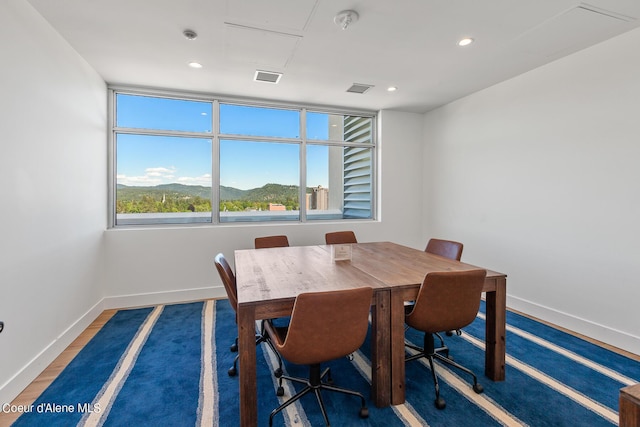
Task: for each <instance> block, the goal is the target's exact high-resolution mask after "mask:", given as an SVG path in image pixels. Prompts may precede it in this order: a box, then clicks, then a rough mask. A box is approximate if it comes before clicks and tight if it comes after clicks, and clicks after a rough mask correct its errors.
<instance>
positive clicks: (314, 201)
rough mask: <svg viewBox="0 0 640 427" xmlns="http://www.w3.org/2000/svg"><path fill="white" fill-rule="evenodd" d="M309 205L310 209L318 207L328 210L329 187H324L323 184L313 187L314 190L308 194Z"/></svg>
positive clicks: (318, 208)
mask: <svg viewBox="0 0 640 427" xmlns="http://www.w3.org/2000/svg"><path fill="white" fill-rule="evenodd" d="M307 197H308V198H309V200H308V201H307V207H308V208H309V209H316V210H319V211H326V210H327V209H329V189H328V188H323V187H322V185H318V186H317V187H316V188H314V189H313V192H312V193H311V194H309V195H308V196H307Z"/></svg>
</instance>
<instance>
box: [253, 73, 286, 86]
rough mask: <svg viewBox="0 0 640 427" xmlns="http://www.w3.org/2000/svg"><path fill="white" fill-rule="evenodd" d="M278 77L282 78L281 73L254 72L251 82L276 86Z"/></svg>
mask: <svg viewBox="0 0 640 427" xmlns="http://www.w3.org/2000/svg"><path fill="white" fill-rule="evenodd" d="M280 77H282V73H276V72H274V71H260V70H256V74H255V75H254V76H253V80H255V81H256V82H265V83H273V84H276V83H278V82H279V81H280Z"/></svg>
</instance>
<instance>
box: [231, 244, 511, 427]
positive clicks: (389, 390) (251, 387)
mask: <svg viewBox="0 0 640 427" xmlns="http://www.w3.org/2000/svg"><path fill="white" fill-rule="evenodd" d="M350 246H351V257H350V259H349V260H343V261H336V260H334V256H333V253H332V247H331V246H330V245H329V246H328V245H318V246H292V247H285V248H269V249H246V250H237V251H235V269H236V283H237V290H238V313H237V314H238V317H237V320H238V345H239V352H240V374H239V380H240V384H239V390H240V424H241V425H242V426H243V427H244V426H255V425H257V398H258V397H257V386H256V351H255V346H256V345H255V331H256V321H257V320H260V319H271V318H276V317H282V316H288V315H290V314H291V311H292V309H293V304H294V301H295V298H296V297H297V296H298V295H299V294H301V293H304V292H318V291H331V290H340V289H350V288H357V287H362V286H370V287H372V288H373V289H374V293H373V298H372V301H371V329H372V331H371V337H372V339H371V398H372V400H373V401H374V403H375V404H376V406H378V407H384V406H389V405H392V404H393V405H397V404H401V403H403V402H404V401H405V370H404V357H405V351H404V302H405V301H411V300H415V299H416V297H417V294H418V290H419V288H420V285H421V284H422V282H423V280H424V277H425V275H426V274H427V273H430V272H436V271H463V270H471V269H476V268H479V267H477V266H474V265H470V264H466V263H462V262H459V261H454V260H450V259H447V258H444V257H441V256H438V255H433V254H429V253H426V252H424V251H421V250H418V249H414V248H410V247H407V246H403V245H399V244H396V243H392V242H372V243H356V244H352V245H350ZM483 292H485V301H486V322H485V324H486V328H485V343H486V346H485V375H486V376H487V377H488V378H490V379H491V380H493V381H502V380H504V378H505V321H506V275H505V274H502V273H498V272H495V271H491V270H487V276H486V279H485V285H484V289H483Z"/></svg>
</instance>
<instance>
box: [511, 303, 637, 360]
mask: <svg viewBox="0 0 640 427" xmlns="http://www.w3.org/2000/svg"><path fill="white" fill-rule="evenodd" d="M507 307H509V308H512V309H514V310H518V311H521V312H523V313H526V314H528V315H530V316H534V317H537V318H539V319H543V320H545V321H547V322H551V323H553V324H555V325H558V326H561V327H563V328H566V329H569V330H571V331H574V332H577V333H579V334H582V335H585V336H587V337H589V338H593V339H595V340H598V341H601V342H603V343H606V344H608V345H611V346H614V347H617V348H619V349H622V350H626V351H629V352H631V353H634V354H637V355H640V337H637V336H635V335H632V334H629V333H627V332H623V331H619V330H617V329H613V328H610V327H608V326H604V325H600V324H598V323H595V322H593V321H591V320H587V319H582V318H580V317H576V316H573V315H571V314H568V313H564V312H561V311H557V310H555V309H552V308H549V307H545V306H543V305H540V304H536V303H533V302H531V301H527V300H524V299H522V298H518V297H514V296H509V295H507Z"/></svg>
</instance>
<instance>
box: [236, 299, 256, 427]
mask: <svg viewBox="0 0 640 427" xmlns="http://www.w3.org/2000/svg"><path fill="white" fill-rule="evenodd" d="M255 334H256V320H255V308H254V307H253V306H243V305H239V306H238V352H239V353H240V367H239V372H240V375H239V377H240V378H239V389H240V425H241V426H243V427H253V426H256V425H257V424H258V400H257V386H256V383H257V376H256V375H257V374H256V335H255Z"/></svg>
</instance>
